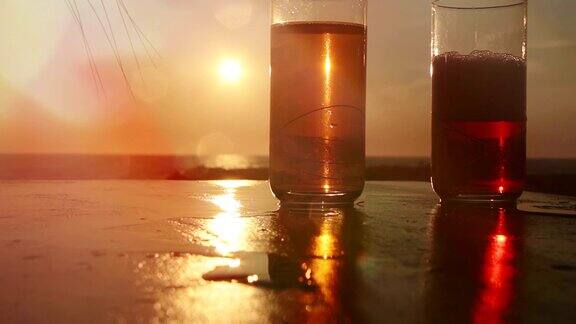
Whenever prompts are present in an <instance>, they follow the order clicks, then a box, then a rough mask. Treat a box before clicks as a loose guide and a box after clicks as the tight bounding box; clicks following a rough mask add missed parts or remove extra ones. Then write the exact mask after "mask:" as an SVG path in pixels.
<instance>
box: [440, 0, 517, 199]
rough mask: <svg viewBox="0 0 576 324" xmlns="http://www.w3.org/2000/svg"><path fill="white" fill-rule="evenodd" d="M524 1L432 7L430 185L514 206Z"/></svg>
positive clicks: (443, 194)
mask: <svg viewBox="0 0 576 324" xmlns="http://www.w3.org/2000/svg"><path fill="white" fill-rule="evenodd" d="M526 8H527V3H526V1H518V0H516V1H512V0H466V1H463V0H459V1H458V0H438V1H433V2H432V43H431V47H432V64H431V75H432V183H433V187H434V190H435V192H436V193H437V194H438V195H439V196H440V198H441V200H442V201H464V202H493V203H498V202H502V203H509V202H514V201H515V200H516V199H517V198H518V197H519V196H520V194H521V193H522V191H523V188H524V183H525V178H526V176H525V175H526V30H527V22H526Z"/></svg>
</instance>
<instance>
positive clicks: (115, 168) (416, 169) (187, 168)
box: [0, 154, 576, 180]
mask: <svg viewBox="0 0 576 324" xmlns="http://www.w3.org/2000/svg"><path fill="white" fill-rule="evenodd" d="M366 167H367V171H368V172H367V174H368V180H370V179H371V178H378V179H386V178H393V179H395V180H402V179H406V180H414V176H413V175H414V174H416V173H417V174H419V175H420V176H418V177H424V176H425V175H426V174H427V171H428V168H429V159H428V158H426V157H368V158H367V160H366ZM267 168H268V158H267V157H266V156H239V155H220V156H214V157H198V156H143V155H15V154H4V155H1V154H0V179H210V178H214V179H219V178H225V177H227V176H230V177H233V178H256V179H265V178H266V177H267ZM528 174H529V175H549V176H562V175H576V159H529V160H528Z"/></svg>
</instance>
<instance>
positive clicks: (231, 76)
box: [218, 59, 244, 84]
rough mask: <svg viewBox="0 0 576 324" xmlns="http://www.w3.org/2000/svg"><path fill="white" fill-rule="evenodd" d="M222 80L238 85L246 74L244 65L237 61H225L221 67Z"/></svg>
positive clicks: (221, 63)
mask: <svg viewBox="0 0 576 324" xmlns="http://www.w3.org/2000/svg"><path fill="white" fill-rule="evenodd" d="M218 71H219V74H220V79H221V80H222V81H223V82H224V83H228V84H236V83H238V82H239V81H240V80H241V79H242V76H243V74H244V71H243V69H242V64H241V63H240V61H238V60H237V59H225V60H223V61H221V62H220V65H219V69H218Z"/></svg>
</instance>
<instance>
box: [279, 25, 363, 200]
mask: <svg viewBox="0 0 576 324" xmlns="http://www.w3.org/2000/svg"><path fill="white" fill-rule="evenodd" d="M271 43H272V44H271V45H272V53H271V54H272V55H271V56H272V75H271V103H270V105H271V107H270V114H271V115H270V185H271V187H272V190H273V192H274V194H275V195H276V197H278V198H279V199H280V200H282V201H283V202H318V203H351V202H353V201H354V200H355V199H356V198H357V197H358V196H359V195H360V193H361V192H362V189H363V187H364V161H365V159H364V155H365V153H364V137H365V126H364V125H365V121H364V113H365V104H366V28H365V26H363V25H358V24H348V23H331V22H293V23H286V24H276V25H273V26H272V42H271Z"/></svg>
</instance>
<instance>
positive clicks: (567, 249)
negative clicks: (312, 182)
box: [0, 181, 576, 323]
mask: <svg viewBox="0 0 576 324" xmlns="http://www.w3.org/2000/svg"><path fill="white" fill-rule="evenodd" d="M522 199H523V201H525V202H539V203H545V202H552V203H554V202H556V204H557V205H558V204H559V203H558V202H562V204H561V205H562V206H566V205H567V204H568V205H570V204H571V205H574V203H575V201H576V199H573V198H567V197H560V198H559V197H556V196H548V195H543V194H536V193H527V194H525V195H524V196H523V198H522ZM575 309H576V217H573V216H564V217H557V216H552V215H550V214H538V213H536V212H532V213H526V212H520V211H517V210H512V209H482V208H477V207H469V206H440V205H438V204H437V199H436V197H435V196H434V194H433V192H432V191H431V189H430V187H429V185H428V184H426V183H416V182H412V183H410V182H372V183H368V185H367V187H366V192H365V194H364V196H363V197H362V199H361V200H360V201H359V203H358V204H357V205H356V206H355V207H354V208H347V209H325V210H304V209H297V210H295V209H289V208H280V207H279V205H278V202H277V201H276V200H275V199H274V198H273V197H272V195H271V193H270V191H269V189H268V185H267V183H266V182H254V181H214V182H168V181H166V182H164V181H77V182H59V181H12V182H0V322H26V323H31V322H86V321H88V322H150V321H152V322H154V321H159V322H164V321H176V322H202V323H211V322H212V323H221V322H236V323H244V322H248V323H253V322H258V323H266V322H270V323H275V322H281V323H282V322H299V323H300V322H309V323H321V322H333V321H340V322H360V323H380V322H383V321H387V322H392V321H393V322H408V323H422V322H432V323H436V322H475V323H500V322H566V323H572V322H574V320H575V319H576V311H575Z"/></svg>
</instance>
